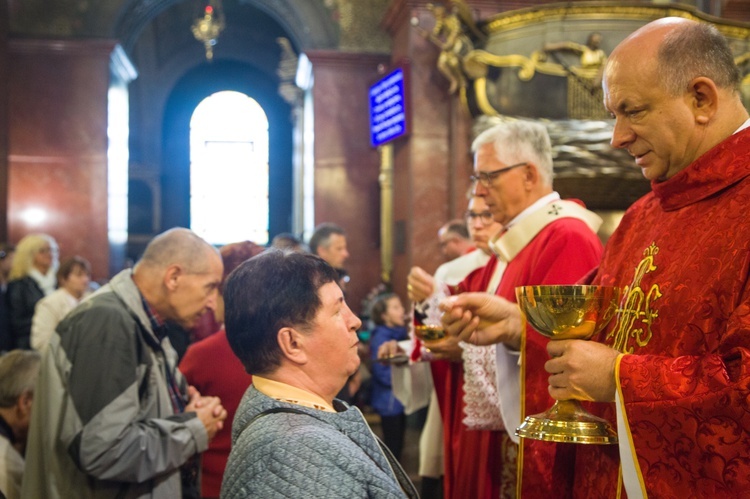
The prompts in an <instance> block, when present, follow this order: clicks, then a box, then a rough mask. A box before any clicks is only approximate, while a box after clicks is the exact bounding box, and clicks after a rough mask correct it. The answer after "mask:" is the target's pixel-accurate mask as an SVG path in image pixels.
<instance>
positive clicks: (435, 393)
mask: <svg viewBox="0 0 750 499" xmlns="http://www.w3.org/2000/svg"><path fill="white" fill-rule="evenodd" d="M708 49H710V50H708ZM739 82H740V73H739V70H738V69H737V67H736V65H735V64H734V61H733V58H732V53H731V50H730V48H729V46H728V44H727V41H726V39H725V38H724V37H723V36H722V35H721V34H720V33H719V32H718V31H717V30H716V28H714V27H713V26H711V25H710V24H707V23H702V22H697V21H692V20H687V19H682V18H664V19H660V20H656V21H653V22H651V23H649V24H646V25H645V26H643V27H641V28H640V29H638V30H637V31H635V32H634V33H632V34H631V35H629V36H628V37H627V38H625V40H624V41H622V42H621V43H620V44H619V45H618V46H617V48H616V49H615V50H614V51H612V53H611V54H610V55H609V56H608V58H607V60H606V63H605V66H604V69H603V72H602V86H603V90H604V106H605V108H606V109H607V111H608V112H609V113H610V114H611V115H612V118H613V119H614V133H613V136H612V139H611V143H612V146H613V147H615V148H619V149H625V150H627V152H628V153H629V154H630V155H631V156H633V158H634V160H635V164H636V166H637V167H639V168H640V169H641V171H642V173H643V175H644V176H645V177H646V178H647V179H648V180H649V181H650V182H651V187H652V189H651V192H650V193H648V194H647V195H646V196H644V197H643V198H641V199H640V200H639V201H637V202H636V203H635V204H633V205H632V206H631V207H630V208H629V209H628V210H627V212H626V213H625V216H624V218H623V219H622V222H621V223H620V224H619V226H618V228H617V229H616V230H615V232H614V234H613V235H612V236H611V237H610V239H609V240H608V242H607V244H606V246H605V245H603V244H602V242H601V240H600V238H599V236H598V235H597V231H598V230H599V227H600V225H601V223H602V220H601V218H600V217H599V216H598V215H596V214H595V213H594V212H593V211H590V210H589V209H587V208H586V207H585V206H584V205H583V203H582V202H580V201H578V200H576V199H562V198H561V196H560V195H559V194H558V193H557V192H556V191H555V189H554V168H553V163H554V161H553V152H552V146H551V141H550V137H549V134H548V131H547V128H546V127H545V126H544V125H543V124H541V123H539V122H532V121H526V120H512V121H511V120H509V121H505V122H502V123H500V124H496V125H493V126H490V127H488V128H486V129H485V130H484V131H482V132H481V133H478V134H477V136H476V137H475V138H474V140H473V143H472V146H471V152H472V153H473V155H474V165H473V173H472V175H471V190H470V192H468V193H467V205H466V212H465V213H464V215H463V217H461V218H459V219H456V220H449V221H447V222H446V223H445V225H444V226H442V227H441V228H440V229H439V230H438V232H437V234H436V240H435V245H436V247H439V248H440V250H441V252H442V254H443V256H444V259H445V263H443V264H442V265H440V266H439V267H438V268H437V269H427V268H426V266H425V265H420V262H415V263H416V265H415V266H414V267H413V268H411V270H410V272H409V274H408V279H407V286H406V289H405V290H404V291H405V295H404V296H399V294H398V290H394V289H391V288H390V287H389V286H384V287H383V286H381V287H378V288H377V289H378V291H377V293H375V295H374V296H372V297H371V299H370V300H369V301H368V302H367V303H366V304H365V305H364V306H363V310H362V313H361V314H360V315H359V316H358V315H357V314H355V313H354V312H353V311H352V308H350V305H349V304H348V303H347V283H349V281H350V277H353V278H356V276H350V275H349V273H348V272H347V270H346V262H347V259H348V258H349V256H350V254H349V250H348V246H347V239H348V238H355V237H357V234H356V229H355V228H347V230H344V228H342V227H340V226H338V225H336V224H335V223H323V224H320V225H319V226H318V227H316V229H315V231H314V232H313V234H312V236H311V238H310V239H309V241H308V244H304V243H303V242H302V241H301V240H300V238H298V237H296V236H294V235H292V234H280V235H277V236H276V237H275V238H273V240H272V241H271V242H270V243H269V244H268V246H267V247H266V246H261V245H258V244H255V243H253V242H250V241H240V242H236V243H232V244H226V245H223V246H221V247H219V248H217V247H215V246H213V245H211V244H209V243H208V242H206V241H205V240H203V239H202V238H201V237H199V236H198V235H197V234H196V233H194V232H192V231H191V230H189V229H185V228H172V229H169V230H167V231H165V232H163V233H161V234H159V235H157V236H156V237H154V238H153V239H152V240H151V241H150V242H149V244H148V245H147V247H146V248H145V250H144V252H143V254H142V255H141V257H140V259H139V260H138V261H137V262H136V263H135V265H134V266H133V267H132V268H127V269H123V270H122V271H121V272H119V273H118V274H117V275H115V276H113V277H112V278H111V279H109V280H108V281H107V282H101V283H94V282H93V281H92V272H91V265H90V264H89V262H88V260H87V259H86V258H85V255H84V256H82V255H70V256H68V257H67V258H65V259H63V260H62V261H61V262H59V261H58V259H59V254H61V253H62V254H64V255H67V253H66V251H65V248H58V245H57V242H56V241H55V239H54V238H53V237H52V236H50V235H48V234H28V235H26V236H25V237H23V238H22V239H20V240H19V241H18V242H17V243H16V244H15V245H10V244H6V245H2V246H0V281H1V284H2V299H1V300H0V351H2V352H3V354H2V355H0V498H7V499H16V498H50V499H56V498H59V499H67V498H115V497H117V498H181V497H184V498H218V497H222V498H227V499H234V498H236V499H241V498H298V497H313V498H332V497H342V498H344V497H346V498H350V497H357V498H359V497H362V498H404V497H406V498H416V497H423V498H425V499H429V498H438V497H444V498H446V499H465V498H468V499H473V498H477V499H497V498H502V499H509V498H532V499H536V498H539V499H541V498H547V497H561V498H569V497H570V498H572V497H580V498H613V499H614V498H619V497H628V498H631V499H633V498H639V497H644V498H645V497H654V498H678V497H680V498H682V497H699V498H714V497H750V495H748V494H749V492H748V491H750V340H748V338H750V336H748V331H749V330H750V319H748V317H750V289H748V283H747V278H748V271H749V269H750V222H748V221H746V220H745V217H744V210H743V208H742V206H743V204H744V202H745V201H749V202H750V130H748V128H750V117H749V116H748V112H747V111H746V110H745V108H744V106H743V105H742V102H741V100H740V95H739V91H738V87H739ZM374 284H375V283H374ZM545 284H554V285H559V284H594V285H604V286H617V287H619V288H622V289H623V290H624V294H623V298H622V300H621V302H620V303H619V306H618V312H617V317H616V318H615V319H614V320H613V321H612V323H611V324H610V326H609V327H608V328H606V329H605V330H603V331H602V332H601V333H599V334H598V335H596V336H595V337H594V338H592V341H584V340H579V339H565V340H557V341H549V340H548V339H547V338H545V337H544V336H542V335H540V334H538V333H537V332H536V331H534V330H533V328H532V327H531V326H530V325H527V324H526V323H525V321H524V320H523V317H522V315H521V312H520V310H519V307H518V305H517V303H516V288H517V287H519V286H528V285H535V286H536V285H545ZM405 298H408V301H406V300H405ZM431 300H432V301H434V302H435V303H439V307H440V310H441V312H442V319H441V321H442V327H443V329H444V331H445V337H443V338H440V339H419V338H417V337H416V336H415V333H414V327H413V326H414V324H413V320H414V317H413V312H410V310H411V309H412V306H413V305H419V304H422V303H426V302H428V301H431ZM365 333H366V334H365ZM568 399H576V400H581V401H585V407H586V408H587V409H588V410H589V411H590V412H591V413H593V414H594V415H596V416H599V417H601V418H603V419H605V420H607V421H609V422H610V423H611V424H612V425H613V426H614V427H615V428H616V430H617V433H618V435H619V443H618V444H617V445H584V444H571V443H556V442H551V441H544V440H536V439H528V438H519V437H518V436H517V435H516V433H515V429H516V428H517V427H518V426H519V425H520V424H521V422H522V421H523V418H524V417H525V416H527V415H530V414H537V413H541V412H543V411H545V410H546V409H547V408H549V407H550V406H551V405H552V404H553V403H554V402H555V400H568ZM410 428H411V430H413V431H416V432H418V433H419V436H418V439H413V440H412V441H409V440H408V439H407V438H406V436H407V433H408V431H409V429H410ZM381 437H382V438H381ZM417 440H418V442H417ZM409 446H412V447H413V448H412V449H408V447H409ZM409 451H410V452H409ZM414 456H416V459H418V463H413V462H408V459H411V458H413V457H414ZM410 470H412V471H411V472H410ZM415 480H418V484H417V485H415V483H414V482H415Z"/></svg>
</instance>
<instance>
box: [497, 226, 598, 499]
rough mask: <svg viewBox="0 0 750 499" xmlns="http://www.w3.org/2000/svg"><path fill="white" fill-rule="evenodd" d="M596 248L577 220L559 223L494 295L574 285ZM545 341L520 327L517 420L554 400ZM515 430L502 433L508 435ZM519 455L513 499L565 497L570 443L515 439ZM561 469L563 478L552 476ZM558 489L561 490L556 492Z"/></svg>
mask: <svg viewBox="0 0 750 499" xmlns="http://www.w3.org/2000/svg"><path fill="white" fill-rule="evenodd" d="M601 254H602V244H601V242H600V241H599V238H598V237H597V236H596V234H594V233H593V232H592V231H591V229H589V228H588V226H587V225H586V224H585V223H584V222H582V221H581V220H578V219H574V218H562V219H560V220H558V221H556V222H553V223H551V224H549V225H548V226H547V227H545V228H544V229H542V231H541V232H540V233H539V234H538V235H537V236H536V237H535V238H534V239H533V240H532V241H531V242H530V243H529V244H528V245H526V247H525V248H524V249H523V250H522V251H521V252H520V253H518V255H516V257H515V258H513V260H511V261H510V262H509V263H508V267H507V269H505V274H503V279H502V280H501V281H500V286H499V287H498V290H497V295H498V296H502V297H504V298H506V299H508V300H510V301H513V302H515V301H516V294H515V288H516V287H517V286H534V285H541V284H574V283H576V282H578V281H579V280H580V279H581V278H582V277H583V276H584V275H586V274H587V273H588V272H589V271H590V270H591V269H592V268H594V267H596V265H597V264H598V263H599V258H600V257H601ZM548 341H549V340H548V339H547V338H545V337H544V336H542V335H541V334H539V333H538V332H536V331H535V330H534V329H533V328H532V327H531V326H528V327H527V328H526V339H525V352H524V359H523V371H522V373H523V376H524V377H523V382H524V386H523V388H524V392H522V398H523V401H524V410H523V415H522V417H526V416H528V415H531V414H537V413H540V412H543V411H545V410H547V409H549V408H550V407H551V406H552V404H553V403H554V400H553V399H552V397H550V395H549V391H548V390H547V384H548V383H547V378H548V377H549V374H547V372H546V371H545V370H544V363H545V362H547V360H548V359H549V354H548V353H547V342H548ZM514 430H515V428H508V431H514ZM521 444H522V448H521V449H520V451H519V473H518V479H519V483H518V490H519V497H523V498H537V497H538V498H544V499H548V498H551V497H555V498H560V497H565V496H564V495H560V490H561V485H563V484H561V483H560V481H559V480H560V479H559V478H558V477H559V476H563V477H564V476H566V475H567V476H568V477H572V464H573V454H571V452H572V451H573V450H574V448H573V446H572V444H555V443H551V442H541V441H538V440H529V439H523V438H522V439H521ZM554 470H566V471H567V473H565V472H564V471H563V472H559V473H555V472H553V471H554ZM562 488H564V486H563V487H562Z"/></svg>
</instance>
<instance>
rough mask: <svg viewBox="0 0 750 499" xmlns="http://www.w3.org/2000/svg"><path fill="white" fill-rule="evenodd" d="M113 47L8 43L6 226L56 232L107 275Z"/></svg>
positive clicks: (98, 274) (16, 235)
mask: <svg viewBox="0 0 750 499" xmlns="http://www.w3.org/2000/svg"><path fill="white" fill-rule="evenodd" d="M113 48H114V42H111V41H104V40H94V41H80V40H78V41H73V40H21V39H11V40H10V43H9V49H10V50H9V52H10V57H9V63H10V69H11V71H9V82H8V95H9V97H10V101H9V102H10V104H9V109H8V123H9V143H8V145H9V151H10V156H9V161H8V163H9V164H8V171H9V175H8V210H7V217H8V226H9V227H8V228H9V239H10V240H11V241H12V242H14V243H17V242H18V240H19V239H21V237H23V236H24V235H25V234H28V233H30V232H45V233H48V234H50V235H52V236H53V237H54V238H55V239H56V240H57V241H58V243H59V245H60V254H61V257H63V258H64V257H66V256H71V255H74V254H78V255H81V256H83V257H85V258H87V259H88V260H89V261H90V262H91V265H92V271H93V277H94V279H105V278H107V277H109V272H108V264H109V254H110V248H109V242H108V237H107V90H108V86H109V74H110V73H109V64H110V54H111V52H112V49H113Z"/></svg>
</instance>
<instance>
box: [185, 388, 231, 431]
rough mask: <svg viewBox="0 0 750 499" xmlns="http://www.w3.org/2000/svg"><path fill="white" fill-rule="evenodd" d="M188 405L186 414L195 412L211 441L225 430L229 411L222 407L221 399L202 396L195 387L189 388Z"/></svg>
mask: <svg viewBox="0 0 750 499" xmlns="http://www.w3.org/2000/svg"><path fill="white" fill-rule="evenodd" d="M188 398H189V400H188V404H187V406H185V411H184V412H195V413H196V415H197V416H198V419H200V420H201V422H202V423H203V426H204V427H205V428H206V432H207V433H208V439H209V440H211V439H212V438H214V436H216V434H217V433H218V432H219V431H220V430H221V429H222V428H224V420H225V419H227V410H226V409H224V406H223V405H221V400H220V399H219V397H208V396H202V395H201V394H200V392H198V390H197V389H196V388H195V387H194V386H192V385H191V386H188Z"/></svg>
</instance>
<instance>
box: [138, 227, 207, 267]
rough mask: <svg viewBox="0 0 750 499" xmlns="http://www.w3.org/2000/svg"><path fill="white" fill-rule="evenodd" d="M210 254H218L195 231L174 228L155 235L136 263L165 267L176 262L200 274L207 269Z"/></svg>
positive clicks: (141, 265)
mask: <svg viewBox="0 0 750 499" xmlns="http://www.w3.org/2000/svg"><path fill="white" fill-rule="evenodd" d="M211 254H214V255H216V256H217V257H218V256H219V251H218V250H217V249H216V248H214V247H213V246H211V245H210V244H208V243H207V242H206V241H204V240H203V239H201V238H200V237H199V236H198V235H197V234H196V233H195V232H193V231H191V230H188V229H183V228H180V227H178V228H174V229H170V230H168V231H166V232H163V233H161V234H159V235H158V236H156V237H155V238H154V239H153V240H152V241H151V242H150V243H149V245H148V246H147V247H146V251H144V253H143V256H142V257H141V259H140V261H139V262H138V264H137V265H136V272H137V271H138V267H151V268H158V269H166V268H167V267H169V266H170V265H173V264H177V265H180V266H181V267H182V268H184V269H185V271H186V272H189V273H191V274H202V273H204V272H206V271H207V270H208V267H209V258H207V257H208V256H210V255H211Z"/></svg>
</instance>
